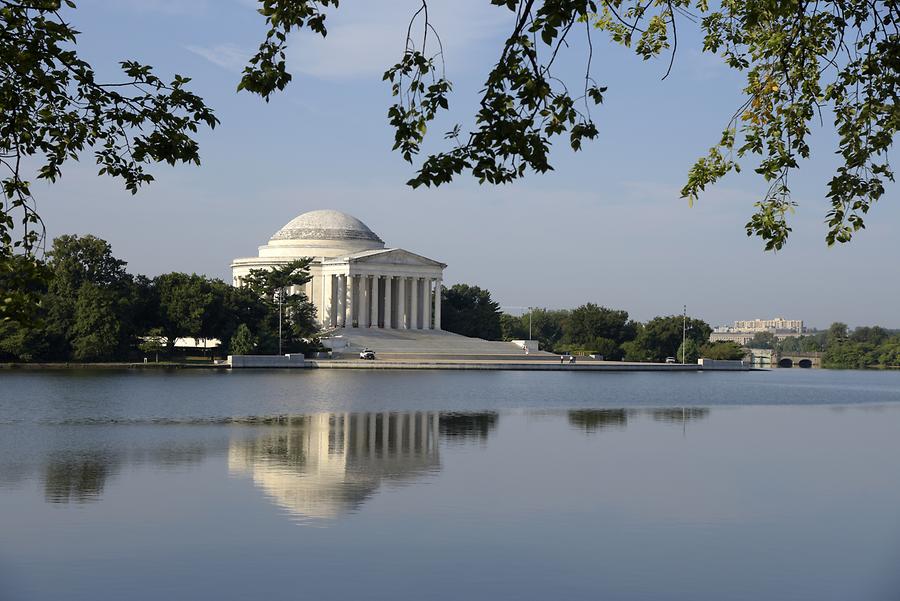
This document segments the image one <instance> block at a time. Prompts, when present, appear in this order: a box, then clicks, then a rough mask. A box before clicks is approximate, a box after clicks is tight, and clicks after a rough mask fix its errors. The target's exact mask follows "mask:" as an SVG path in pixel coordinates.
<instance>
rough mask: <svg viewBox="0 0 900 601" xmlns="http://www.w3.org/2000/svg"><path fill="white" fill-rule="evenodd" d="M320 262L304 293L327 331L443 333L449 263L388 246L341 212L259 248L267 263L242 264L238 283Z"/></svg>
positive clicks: (302, 222) (307, 221)
mask: <svg viewBox="0 0 900 601" xmlns="http://www.w3.org/2000/svg"><path fill="white" fill-rule="evenodd" d="M303 257H312V258H313V262H312V264H311V265H310V275H312V280H311V281H310V282H308V283H307V284H306V285H305V287H304V292H305V293H306V295H307V297H308V298H309V300H310V301H311V302H312V303H313V304H314V305H315V306H316V309H317V317H318V320H319V323H320V325H321V326H322V328H324V329H328V328H335V327H354V328H357V327H358V328H383V329H413V330H440V329H441V302H440V290H441V280H442V279H443V272H444V268H445V267H447V265H445V264H444V263H441V262H439V261H435V260H433V259H428V258H426V257H423V256H421V255H417V254H415V253H412V252H409V251H407V250H403V249H401V248H387V247H385V244H384V241H383V240H382V239H381V238H379V237H378V235H377V234H376V233H375V232H373V231H372V230H371V229H369V227H368V226H367V225H366V224H365V223H363V222H362V221H360V220H359V219H357V218H355V217H353V216H351V215H348V214H346V213H342V212H340V211H332V210H320V211H310V212H308V213H303V214H302V215H299V216H297V217H295V218H294V219H292V220H291V221H289V222H288V223H287V224H286V225H285V226H284V227H283V228H281V229H280V230H278V231H277V232H275V234H274V235H273V236H272V238H271V239H270V240H269V243H268V244H266V245H265V246H260V247H259V256H258V257H250V258H243V259H235V260H234V261H232V263H231V272H232V282H233V284H234V285H235V286H240V285H241V282H242V279H243V278H244V277H245V276H246V275H248V274H249V273H250V270H251V269H270V268H272V267H275V266H278V265H283V264H285V263H288V262H290V261H293V260H296V259H300V258H303Z"/></svg>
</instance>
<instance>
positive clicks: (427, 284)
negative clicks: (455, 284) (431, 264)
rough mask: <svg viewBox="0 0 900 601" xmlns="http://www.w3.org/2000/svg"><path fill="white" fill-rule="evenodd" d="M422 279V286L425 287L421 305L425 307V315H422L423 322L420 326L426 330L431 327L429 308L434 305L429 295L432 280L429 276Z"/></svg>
mask: <svg viewBox="0 0 900 601" xmlns="http://www.w3.org/2000/svg"><path fill="white" fill-rule="evenodd" d="M422 281H423V282H424V288H425V299H424V302H423V303H422V305H423V306H424V307H425V315H424V317H423V321H424V323H423V324H422V328H423V329H426V330H430V329H431V309H432V307H434V300H433V298H432V296H431V282H433V281H434V280H432V279H431V278H425V279H424V280H422Z"/></svg>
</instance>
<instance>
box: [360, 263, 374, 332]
mask: <svg viewBox="0 0 900 601" xmlns="http://www.w3.org/2000/svg"><path fill="white" fill-rule="evenodd" d="M371 302H372V294H371V293H370V292H369V276H367V275H361V276H359V317H358V320H359V327H361V328H368V327H369V304H370V303H371Z"/></svg>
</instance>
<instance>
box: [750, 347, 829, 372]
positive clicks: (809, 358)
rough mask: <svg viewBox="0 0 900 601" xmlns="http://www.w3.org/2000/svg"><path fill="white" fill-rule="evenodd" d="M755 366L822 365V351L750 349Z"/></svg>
mask: <svg viewBox="0 0 900 601" xmlns="http://www.w3.org/2000/svg"><path fill="white" fill-rule="evenodd" d="M750 353H751V357H752V361H753V363H752V364H753V367H781V368H788V367H799V368H802V369H812V368H816V369H818V368H821V367H822V353H779V352H777V351H774V350H771V349H750Z"/></svg>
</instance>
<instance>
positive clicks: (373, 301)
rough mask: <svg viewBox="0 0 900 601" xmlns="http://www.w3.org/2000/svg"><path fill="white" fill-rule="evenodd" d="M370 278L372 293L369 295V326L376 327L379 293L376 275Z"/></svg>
mask: <svg viewBox="0 0 900 601" xmlns="http://www.w3.org/2000/svg"><path fill="white" fill-rule="evenodd" d="M370 279H371V280H372V293H371V295H370V296H369V307H370V309H371V314H370V317H371V319H369V327H371V328H377V327H378V303H379V299H380V297H381V295H380V294H379V293H378V276H377V275H373V276H372V277H371V278H370Z"/></svg>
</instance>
